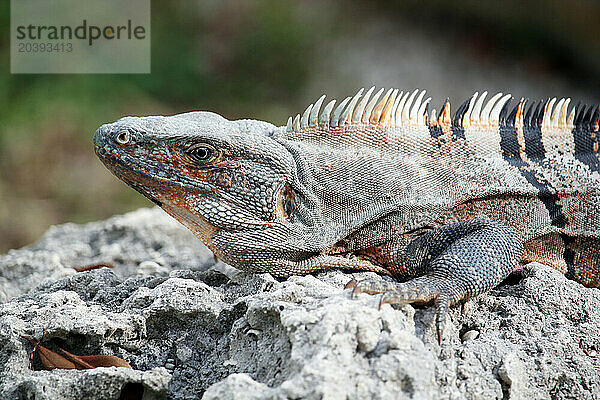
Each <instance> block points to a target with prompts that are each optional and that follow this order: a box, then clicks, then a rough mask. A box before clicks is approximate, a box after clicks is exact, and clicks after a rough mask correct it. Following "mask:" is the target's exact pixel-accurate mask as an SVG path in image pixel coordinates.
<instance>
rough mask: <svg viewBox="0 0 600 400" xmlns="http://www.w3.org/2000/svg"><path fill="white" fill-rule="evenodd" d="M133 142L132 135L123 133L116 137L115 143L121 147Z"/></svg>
mask: <svg viewBox="0 0 600 400" xmlns="http://www.w3.org/2000/svg"><path fill="white" fill-rule="evenodd" d="M130 140H131V135H130V134H129V132H127V131H121V132H119V133H118V134H117V136H115V141H116V142H117V143H118V144H120V145H126V144H128V143H129V141H130Z"/></svg>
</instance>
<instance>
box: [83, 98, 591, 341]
mask: <svg viewBox="0 0 600 400" xmlns="http://www.w3.org/2000/svg"><path fill="white" fill-rule="evenodd" d="M363 92H364V90H363V89H361V90H359V91H358V93H356V95H354V96H353V97H347V98H345V99H344V100H343V101H342V102H341V103H339V105H338V106H337V107H335V108H334V106H335V103H336V102H335V100H333V101H331V102H329V103H328V104H326V105H325V106H324V107H322V105H323V101H324V98H325V96H322V97H320V98H319V99H318V100H317V101H316V102H315V103H314V104H311V105H310V106H308V108H307V109H306V111H304V113H303V114H302V116H300V114H298V115H296V117H295V118H294V119H292V118H290V119H289V120H288V123H287V126H284V127H276V126H274V125H272V124H270V123H267V122H261V121H255V120H238V121H229V120H227V119H225V118H223V117H221V116H219V115H217V114H214V113H211V112H190V113H185V114H179V115H174V116H169V117H163V116H153V117H125V118H122V119H119V120H118V121H116V122H114V123H112V124H106V125H103V126H102V127H100V128H99V129H98V130H97V131H96V133H95V135H94V142H95V150H96V153H97V155H98V156H99V158H100V159H101V160H102V162H103V163H104V164H105V165H106V166H107V167H108V169H109V170H110V171H111V172H113V173H114V174H115V175H116V176H117V177H119V178H120V179H122V180H123V181H125V183H127V184H128V185H129V186H131V187H132V188H134V189H135V190H137V191H139V192H140V193H142V194H143V195H144V196H146V197H147V198H149V199H150V200H152V201H153V202H155V203H156V204H158V205H159V206H160V207H162V208H163V209H164V210H165V211H166V212H167V213H169V214H170V215H171V216H173V217H174V218H176V219H177V220H178V221H180V222H181V223H182V224H184V225H185V226H187V227H188V228H189V229H190V230H191V231H192V232H194V234H195V235H196V236H197V237H199V238H200V239H201V240H202V241H203V242H204V243H205V244H206V245H207V246H208V247H209V248H210V249H211V250H212V251H213V252H214V253H215V255H216V256H218V257H219V258H221V259H223V260H224V261H225V262H227V263H229V264H230V265H232V266H234V267H237V268H239V269H242V270H245V271H250V272H253V273H262V272H268V273H271V274H272V275H274V276H276V277H280V278H285V277H288V276H290V275H295V274H299V275H302V274H308V273H311V272H313V271H319V270H324V269H329V268H342V269H346V270H367V271H375V272H377V273H379V274H383V275H390V276H392V277H394V278H396V280H383V281H382V280H375V279H371V280H365V281H361V282H354V281H351V282H350V283H349V285H348V287H350V288H353V293H354V294H357V293H361V292H365V293H371V294H376V293H382V297H381V302H382V303H433V304H434V305H435V308H436V318H435V321H436V325H437V333H438V340H441V335H442V330H443V327H444V322H445V315H446V312H447V310H448V307H449V306H450V305H452V304H453V303H456V302H458V301H459V300H462V299H466V298H468V297H471V296H474V295H477V294H479V293H482V292H484V291H486V290H489V289H490V288H492V287H494V286H496V285H497V284H499V283H500V282H501V281H502V280H504V279H505V278H506V277H507V276H508V275H509V274H510V273H511V272H513V271H516V270H518V269H519V268H520V266H521V265H522V264H523V263H527V262H531V261H538V262H541V263H545V264H548V265H551V266H553V267H554V268H556V269H558V270H559V271H561V272H563V273H564V274H565V275H566V276H567V277H568V278H571V279H574V280H576V281H578V282H580V283H582V284H583V285H585V286H590V287H599V286H600V260H599V258H600V257H599V256H600V175H599V165H600V156H599V153H598V147H599V135H600V132H599V127H598V124H599V119H600V108H599V106H593V107H586V106H577V107H573V108H571V110H570V111H569V104H570V99H561V100H559V101H558V102H557V101H556V99H555V98H553V99H550V100H548V101H540V102H537V103H536V102H529V101H527V100H525V99H521V100H520V101H518V102H516V105H515V106H514V107H513V108H512V110H511V107H509V103H510V102H511V95H509V94H507V95H503V94H502V93H498V94H496V95H495V96H493V97H491V99H490V100H489V101H488V102H485V98H486V95H487V92H483V93H482V94H481V95H478V93H475V94H474V95H473V96H472V97H471V98H470V99H468V100H467V101H466V102H464V103H463V104H462V105H461V106H460V107H458V110H457V111H456V113H455V114H454V116H451V113H450V103H449V101H448V100H446V101H445V102H444V103H443V105H442V106H441V108H440V112H439V116H436V112H435V110H433V111H432V112H431V113H429V101H430V99H431V98H428V99H426V100H424V99H423V98H424V96H425V91H419V90H415V91H411V92H406V93H402V92H400V93H399V91H398V90H392V89H390V90H388V91H387V92H386V93H385V94H383V89H381V90H379V91H377V92H376V93H374V88H370V89H369V90H368V91H367V92H366V93H364V95H363ZM382 94H383V97H382ZM321 108H323V109H322V110H321Z"/></svg>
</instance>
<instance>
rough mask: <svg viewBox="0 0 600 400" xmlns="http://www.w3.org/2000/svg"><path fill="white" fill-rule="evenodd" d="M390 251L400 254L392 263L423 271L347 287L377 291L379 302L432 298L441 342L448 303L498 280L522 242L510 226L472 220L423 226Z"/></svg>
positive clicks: (511, 264)
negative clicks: (409, 277)
mask: <svg viewBox="0 0 600 400" xmlns="http://www.w3.org/2000/svg"><path fill="white" fill-rule="evenodd" d="M396 254H397V255H398V257H402V258H403V259H402V260H397V262H396V263H395V265H404V266H405V268H406V269H407V270H409V271H411V272H412V273H414V272H415V271H416V272H417V273H418V274H423V275H422V276H418V277H415V278H413V279H412V280H409V281H408V282H404V283H400V282H381V281H376V280H364V281H361V282H350V283H349V284H348V285H347V287H351V288H353V292H352V293H353V295H357V294H358V293H369V294H378V293H383V295H382V297H381V301H380V304H384V303H389V304H406V303H431V302H433V304H434V305H435V308H436V326H437V334H438V341H441V335H442V332H443V329H444V322H445V319H446V313H447V311H448V307H449V306H450V305H451V304H454V303H456V302H457V301H459V300H463V299H466V298H469V297H472V296H475V295H477V294H479V293H482V292H485V291H487V290H489V289H491V288H493V287H494V286H496V285H497V284H499V283H500V282H501V281H502V280H503V279H504V278H506V277H507V276H508V275H509V274H510V273H511V272H512V271H514V269H515V267H516V266H517V263H518V262H519V260H520V258H521V256H522V254H523V244H522V241H521V238H520V237H519V235H518V233H517V232H516V231H515V230H514V229H512V228H510V227H508V226H506V225H503V224H500V223H497V222H495V221H491V220H485V219H474V220H468V221H462V222H457V223H453V224H449V225H445V226H442V227H440V228H437V229H434V230H432V231H429V232H427V233H425V234H423V235H422V236H420V237H418V238H416V239H415V240H413V241H412V242H411V243H410V244H409V245H408V246H407V247H406V248H405V249H404V250H399V251H398V252H397V253H396ZM398 272H400V274H404V272H405V271H398Z"/></svg>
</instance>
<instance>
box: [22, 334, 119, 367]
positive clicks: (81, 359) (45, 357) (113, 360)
mask: <svg viewBox="0 0 600 400" xmlns="http://www.w3.org/2000/svg"><path fill="white" fill-rule="evenodd" d="M21 337H22V338H23V339H27V340H28V341H29V342H30V343H31V344H32V345H33V352H32V356H33V354H34V353H35V352H36V351H37V353H38V355H39V357H40V360H41V362H42V365H43V366H44V368H46V369H55V368H59V369H93V368H97V367H125V368H131V365H129V363H128V362H127V361H125V360H123V359H122V358H119V357H117V356H111V355H107V354H93V355H89V356H78V355H76V354H73V353H69V352H68V351H66V350H64V349H59V351H60V352H61V353H62V355H60V354H58V353H55V352H53V351H52V350H50V349H48V348H46V347H44V346H42V345H41V344H40V342H38V341H37V340H35V339H33V338H31V337H27V336H21ZM32 369H33V368H32Z"/></svg>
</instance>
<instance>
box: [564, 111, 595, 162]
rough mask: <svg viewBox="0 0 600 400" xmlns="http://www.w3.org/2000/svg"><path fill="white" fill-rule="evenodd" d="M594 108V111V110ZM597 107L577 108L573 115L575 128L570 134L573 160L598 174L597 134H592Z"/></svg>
mask: <svg viewBox="0 0 600 400" xmlns="http://www.w3.org/2000/svg"><path fill="white" fill-rule="evenodd" d="M594 108H595V110H594ZM598 113H599V111H598V107H589V108H586V107H585V106H581V107H579V106H578V107H577V111H576V113H575V115H576V116H575V128H574V129H573V131H572V132H571V133H572V134H573V139H574V141H575V158H576V159H578V160H579V161H581V162H582V163H584V164H585V165H587V166H588V168H590V169H591V170H592V171H599V172H600V159H599V158H598V146H599V145H600V144H599V142H598V140H599V138H598V134H599V133H600V132H593V129H594V128H595V123H596V120H597V119H598V118H600V117H598V116H597V115H596V114H598Z"/></svg>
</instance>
